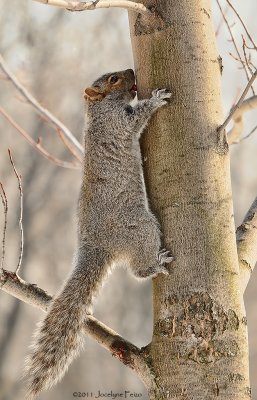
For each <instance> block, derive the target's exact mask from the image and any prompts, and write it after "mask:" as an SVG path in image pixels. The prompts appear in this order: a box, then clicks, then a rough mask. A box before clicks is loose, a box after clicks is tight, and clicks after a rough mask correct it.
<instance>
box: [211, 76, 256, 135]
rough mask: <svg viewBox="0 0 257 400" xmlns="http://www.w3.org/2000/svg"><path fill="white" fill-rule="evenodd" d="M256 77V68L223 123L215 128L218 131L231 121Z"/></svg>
mask: <svg viewBox="0 0 257 400" xmlns="http://www.w3.org/2000/svg"><path fill="white" fill-rule="evenodd" d="M256 78H257V70H256V71H255V72H254V74H253V75H252V76H251V79H250V80H249V82H248V83H247V85H246V87H245V89H244V91H243V93H242V94H241V96H240V98H239V100H238V102H237V103H236V104H235V105H234V107H232V110H231V111H230V113H229V115H228V117H227V118H226V119H225V121H224V122H223V124H222V125H221V126H220V127H219V128H218V129H217V131H218V132H222V131H223V130H224V129H225V128H226V126H227V125H228V123H229V122H230V121H231V119H232V118H233V117H234V115H235V113H236V111H237V110H238V109H239V108H240V106H241V105H242V103H243V101H244V98H245V96H246V95H247V93H248V90H249V89H250V87H251V86H252V84H253V82H254V80H255V79H256Z"/></svg>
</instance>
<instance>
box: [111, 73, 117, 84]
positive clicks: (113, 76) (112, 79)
mask: <svg viewBox="0 0 257 400" xmlns="http://www.w3.org/2000/svg"><path fill="white" fill-rule="evenodd" d="M118 80H119V78H118V76H117V75H112V76H110V78H109V82H110V83H111V84H114V83H116V82H118Z"/></svg>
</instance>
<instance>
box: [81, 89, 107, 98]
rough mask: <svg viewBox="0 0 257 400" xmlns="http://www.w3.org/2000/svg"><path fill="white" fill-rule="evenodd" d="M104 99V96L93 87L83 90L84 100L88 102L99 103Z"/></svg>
mask: <svg viewBox="0 0 257 400" xmlns="http://www.w3.org/2000/svg"><path fill="white" fill-rule="evenodd" d="M103 98H104V94H103V93H101V92H100V91H98V89H97V88H95V87H89V88H87V89H85V93H84V99H85V100H88V101H101V100H103Z"/></svg>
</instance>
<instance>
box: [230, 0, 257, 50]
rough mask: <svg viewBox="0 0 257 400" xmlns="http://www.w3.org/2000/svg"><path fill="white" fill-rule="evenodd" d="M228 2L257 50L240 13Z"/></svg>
mask: <svg viewBox="0 0 257 400" xmlns="http://www.w3.org/2000/svg"><path fill="white" fill-rule="evenodd" d="M226 2H227V3H228V5H229V7H230V8H231V9H232V10H233V11H234V13H235V14H236V16H237V18H238V19H239V21H240V22H241V24H242V26H243V28H244V30H245V32H246V34H247V36H248V38H249V40H250V41H251V43H252V45H253V47H254V49H255V50H257V47H256V44H255V43H254V41H253V38H252V36H251V35H250V33H249V31H248V29H247V27H246V25H245V23H244V21H243V19H242V17H241V16H240V14H239V13H238V11H237V10H236V9H235V7H234V6H233V4H232V3H231V2H230V1H229V0H226Z"/></svg>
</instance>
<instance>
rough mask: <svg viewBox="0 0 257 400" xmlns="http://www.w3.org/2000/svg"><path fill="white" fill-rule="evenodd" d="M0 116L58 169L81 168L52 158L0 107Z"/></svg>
mask: <svg viewBox="0 0 257 400" xmlns="http://www.w3.org/2000/svg"><path fill="white" fill-rule="evenodd" d="M0 114H2V115H3V116H4V117H5V118H6V119H7V121H8V122H9V123H10V124H11V125H12V126H13V127H14V128H15V129H16V130H17V131H18V132H19V133H20V134H21V135H22V136H23V137H24V138H25V139H26V140H27V141H28V142H29V144H30V145H31V146H33V147H34V148H35V149H36V150H38V151H39V152H40V153H41V154H42V155H43V156H44V157H45V158H47V159H48V160H50V161H52V162H54V163H55V164H56V165H58V166H59V167H63V168H71V169H80V168H81V167H80V165H77V164H74V163H71V162H67V161H62V160H60V159H59V158H56V157H54V156H53V155H52V154H51V153H49V152H48V151H47V150H45V149H44V148H43V147H42V145H41V141H40V140H38V142H35V141H34V140H33V139H32V137H31V136H30V135H29V134H28V133H27V132H26V131H25V130H24V129H22V127H21V126H20V125H18V124H17V123H16V122H15V121H14V120H13V119H12V117H11V116H10V115H9V114H8V113H7V112H6V111H5V110H4V109H3V108H2V107H1V106H0Z"/></svg>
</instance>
